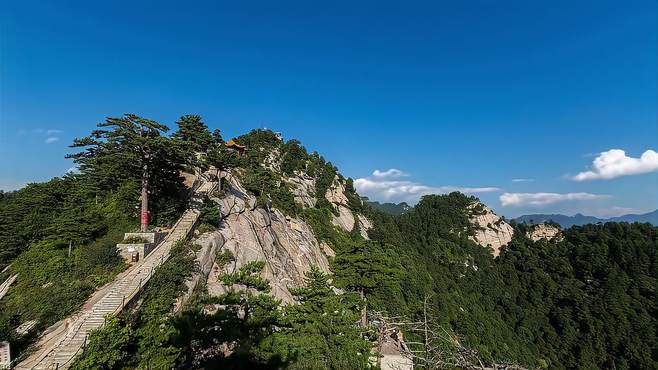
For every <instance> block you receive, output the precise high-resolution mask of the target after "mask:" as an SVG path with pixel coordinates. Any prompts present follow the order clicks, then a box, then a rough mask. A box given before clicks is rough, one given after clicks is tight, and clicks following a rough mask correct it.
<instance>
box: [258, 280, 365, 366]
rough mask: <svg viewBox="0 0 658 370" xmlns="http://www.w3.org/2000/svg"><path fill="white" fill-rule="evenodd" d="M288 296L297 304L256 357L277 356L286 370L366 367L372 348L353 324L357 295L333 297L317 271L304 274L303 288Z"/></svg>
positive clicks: (356, 312)
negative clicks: (287, 369)
mask: <svg viewBox="0 0 658 370" xmlns="http://www.w3.org/2000/svg"><path fill="white" fill-rule="evenodd" d="M291 293H293V295H294V296H295V298H296V299H297V300H298V301H299V304H298V305H289V306H286V307H285V312H284V313H283V320H282V327H281V329H280V330H278V331H276V332H275V333H273V334H272V335H270V336H268V337H267V338H265V340H264V341H263V342H262V343H261V345H260V348H259V349H258V351H257V356H258V357H261V358H271V357H272V356H276V357H277V358H280V359H281V360H282V361H283V362H285V363H288V366H287V368H289V369H308V368H323V369H348V368H358V369H365V368H368V367H369V365H368V356H369V353H370V348H371V345H370V343H368V342H367V341H365V340H364V339H362V337H361V335H362V333H361V329H359V328H358V327H357V326H356V325H355V323H356V322H358V320H359V301H360V300H359V298H358V297H357V296H355V295H352V294H346V295H342V296H338V295H336V294H334V292H333V291H332V290H331V287H330V286H329V282H328V278H327V275H326V274H324V273H322V272H321V271H320V270H318V269H317V268H313V269H311V271H310V272H309V273H307V275H306V278H305V284H304V286H303V287H301V288H299V289H294V290H292V291H291Z"/></svg>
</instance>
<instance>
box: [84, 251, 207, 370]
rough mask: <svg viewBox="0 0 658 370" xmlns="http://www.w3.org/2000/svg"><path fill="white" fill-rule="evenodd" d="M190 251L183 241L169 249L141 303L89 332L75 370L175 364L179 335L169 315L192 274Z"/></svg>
mask: <svg viewBox="0 0 658 370" xmlns="http://www.w3.org/2000/svg"><path fill="white" fill-rule="evenodd" d="M190 251H191V245H190V243H189V242H185V241H181V242H179V243H177V244H176V245H175V246H174V247H173V248H172V250H171V256H170V258H169V260H167V262H165V263H164V264H163V265H162V266H160V267H159V268H158V269H157V270H156V272H155V274H154V275H153V277H152V278H151V279H150V280H149V282H148V283H147V285H146V287H145V289H144V292H143V294H142V301H141V304H140V305H139V306H137V307H136V308H135V309H134V310H133V311H132V312H131V313H128V314H126V316H125V317H124V318H122V319H112V320H110V321H108V324H109V325H108V324H106V325H105V326H103V327H101V328H99V329H97V330H95V331H94V332H92V335H91V337H90V347H89V348H88V349H87V350H85V351H84V352H83V353H82V354H81V355H80V356H79V357H78V358H77V359H76V361H75V363H74V364H73V368H74V369H89V368H94V369H95V368H101V369H110V368H111V369H114V368H123V367H132V368H140V369H149V368H151V369H169V368H172V367H173V366H174V365H175V364H176V362H177V360H178V358H179V357H180V356H181V354H182V352H181V349H180V348H179V347H177V346H176V345H175V342H176V340H177V338H178V337H179V335H180V333H179V331H178V329H177V328H176V326H175V325H174V323H173V321H172V320H171V319H170V316H169V313H170V312H171V311H172V309H173V305H174V303H175V302H176V299H177V298H178V297H179V296H180V295H181V294H182V293H184V292H185V291H187V286H186V285H185V281H186V280H187V279H188V278H189V277H190V276H191V274H192V273H193V272H194V271H195V261H194V256H193V255H192V254H191V253H190ZM103 341H105V343H107V345H105V346H104V345H103V343H104V342H103Z"/></svg>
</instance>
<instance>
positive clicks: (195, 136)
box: [171, 114, 216, 163]
mask: <svg viewBox="0 0 658 370" xmlns="http://www.w3.org/2000/svg"><path fill="white" fill-rule="evenodd" d="M176 125H177V126H178V130H176V132H174V134H173V135H172V136H171V137H172V139H174V140H178V141H180V142H182V144H183V146H184V148H185V150H186V152H187V156H188V158H190V160H192V162H191V163H193V160H194V159H195V156H194V154H195V153H206V152H207V151H208V149H209V148H210V147H211V146H212V145H213V144H215V140H216V139H215V138H214V137H213V135H212V134H211V133H210V131H209V130H208V126H206V124H205V123H203V119H202V118H201V116H199V115H196V114H188V115H184V116H182V117H181V118H179V119H178V121H176Z"/></svg>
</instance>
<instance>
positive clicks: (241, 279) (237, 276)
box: [222, 261, 270, 292]
mask: <svg viewBox="0 0 658 370" xmlns="http://www.w3.org/2000/svg"><path fill="white" fill-rule="evenodd" d="M263 267H265V261H251V262H249V263H247V264H246V265H244V266H242V267H240V269H239V270H238V271H237V272H235V273H232V274H225V275H224V276H222V282H223V283H224V284H226V285H228V286H231V285H234V284H241V285H244V286H246V287H247V288H251V289H256V290H258V291H262V292H269V291H270V284H269V282H268V281H267V279H264V278H262V277H261V276H260V275H259V274H260V272H261V271H262V270H263Z"/></svg>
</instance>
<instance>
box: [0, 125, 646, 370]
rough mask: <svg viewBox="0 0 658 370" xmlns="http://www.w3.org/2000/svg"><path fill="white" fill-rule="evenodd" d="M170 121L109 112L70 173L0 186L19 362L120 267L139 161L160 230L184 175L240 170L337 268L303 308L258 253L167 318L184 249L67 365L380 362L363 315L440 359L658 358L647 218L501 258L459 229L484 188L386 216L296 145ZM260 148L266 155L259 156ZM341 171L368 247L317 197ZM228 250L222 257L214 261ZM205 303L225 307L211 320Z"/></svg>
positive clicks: (5, 332) (640, 365)
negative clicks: (214, 290)
mask: <svg viewBox="0 0 658 370" xmlns="http://www.w3.org/2000/svg"><path fill="white" fill-rule="evenodd" d="M175 126H176V127H177V129H176V130H175V131H173V132H172V131H171V130H170V129H169V127H167V126H166V125H163V124H161V123H158V122H155V121H152V120H149V119H145V118H142V117H139V116H136V115H125V116H121V117H117V118H108V119H107V120H106V121H104V122H102V123H100V124H99V125H98V127H97V129H95V130H94V131H92V132H91V133H90V135H89V136H88V137H84V138H80V139H76V140H75V142H74V143H72V145H71V147H72V148H71V149H72V154H71V155H70V158H71V159H72V160H73V161H74V162H75V163H76V165H77V167H78V171H75V172H71V173H68V174H66V175H64V176H63V177H61V178H54V179H52V180H50V181H48V182H45V183H38V184H29V185H28V186H26V187H24V188H23V189H20V190H18V191H13V192H7V193H2V192H0V270H2V271H3V272H2V273H1V274H0V280H1V281H4V280H5V279H7V278H8V277H9V276H11V275H14V274H18V279H17V281H16V283H15V284H14V285H13V286H12V287H11V288H10V290H9V292H8V294H7V295H6V296H5V297H3V298H2V299H1V300H0V341H8V342H9V343H10V344H11V346H12V353H13V354H16V356H19V357H20V356H23V357H24V356H26V355H28V354H29V353H30V351H31V349H30V346H31V345H32V344H34V343H35V341H36V340H37V338H38V336H39V334H40V333H41V332H43V330H45V329H46V328H47V327H49V326H50V325H52V324H54V323H55V322H57V321H59V320H61V319H63V318H66V317H67V316H69V315H71V314H72V313H74V312H76V310H78V309H79V308H80V307H81V305H82V304H83V303H84V302H85V301H86V299H87V298H88V297H89V296H90V295H91V294H92V293H93V292H94V291H95V290H96V289H98V288H99V287H101V286H103V285H104V284H106V283H108V282H109V281H111V280H112V279H113V278H114V277H115V276H116V275H117V274H119V273H120V272H122V271H124V270H125V269H126V268H127V265H126V263H125V262H124V261H123V260H122V259H121V258H120V257H119V256H118V255H117V252H116V250H115V244H116V243H117V242H119V241H120V240H121V239H122V237H123V233H124V232H128V231H133V230H136V229H137V228H138V221H139V209H138V205H139V199H140V179H141V178H142V176H143V174H144V169H145V168H147V171H148V175H149V178H150V181H149V183H150V186H151V192H150V194H151V195H150V196H151V200H152V201H151V204H152V206H151V212H152V215H153V222H152V223H153V227H158V226H167V225H171V224H172V223H174V222H175V221H176V219H177V218H178V217H179V216H180V215H181V214H182V212H183V211H184V210H185V207H186V202H187V200H186V199H187V193H186V192H187V191H188V190H187V188H186V187H185V185H184V174H185V173H194V172H195V171H199V170H206V169H208V168H209V167H210V166H213V167H215V168H217V169H219V170H222V171H231V173H233V174H234V175H235V176H236V177H238V178H239V179H240V181H241V182H242V184H243V185H244V187H245V188H246V189H247V190H248V191H249V192H250V193H252V194H254V195H255V196H256V198H257V200H258V202H257V205H256V206H257V207H260V208H264V209H271V208H276V209H278V210H280V211H281V212H283V213H284V214H285V215H289V216H292V217H299V218H300V219H302V220H304V221H305V222H306V223H307V224H308V225H309V226H310V227H311V228H312V230H313V232H314V234H315V236H316V237H317V239H318V240H320V241H322V242H324V243H327V245H329V246H330V247H331V248H332V249H333V250H334V251H335V252H336V256H335V257H333V258H331V259H330V266H331V273H330V274H327V273H324V272H322V271H320V270H319V269H317V268H312V269H311V271H310V272H309V273H308V274H307V275H306V277H305V281H304V284H303V285H301V286H297V287H294V288H293V289H292V290H291V293H292V294H293V295H294V298H295V302H296V303H295V304H290V305H286V304H283V303H282V302H280V301H278V300H276V299H274V298H273V297H272V296H270V295H269V294H268V292H269V289H270V286H269V283H268V281H267V280H265V279H263V278H262V277H261V276H260V272H261V271H262V269H263V267H264V263H265V261H253V262H252V263H249V264H247V265H245V266H243V267H242V268H240V269H239V270H238V271H235V272H234V273H231V274H226V275H224V276H223V277H222V281H223V282H224V284H225V285H226V286H227V287H230V289H229V291H228V292H227V293H226V294H223V295H222V296H211V295H210V294H208V292H207V291H206V290H205V288H204V287H203V286H197V287H196V288H195V289H194V291H193V292H192V298H191V300H190V301H189V302H188V303H187V304H186V305H185V307H183V309H182V310H180V311H179V312H177V313H176V314H172V309H173V306H174V303H175V302H176V300H177V299H178V297H180V296H181V294H183V293H184V292H185V291H186V289H187V288H186V286H185V284H184V283H185V281H186V280H187V279H188V278H189V277H190V276H191V275H192V273H193V272H194V271H195V269H196V268H197V266H195V263H194V250H195V246H194V244H193V243H192V242H191V241H186V242H181V243H179V244H178V245H177V246H176V247H175V248H174V250H173V251H172V255H171V257H170V259H169V260H168V261H167V262H165V264H164V265H163V266H161V267H160V268H158V269H157V271H156V273H155V275H154V277H153V279H152V280H151V281H149V283H148V284H147V286H146V287H145V289H144V293H143V296H142V298H141V299H140V300H139V302H138V303H136V304H133V305H131V306H130V307H129V308H128V309H126V310H124V311H123V312H122V313H120V314H118V315H117V316H116V317H112V318H109V319H108V320H107V322H106V324H105V325H104V326H103V327H101V328H100V329H98V330H96V331H94V332H93V334H92V335H91V336H90V338H89V341H88V343H87V345H86V347H85V350H84V351H83V352H82V353H81V354H80V355H79V356H78V357H77V358H76V360H75V363H74V364H73V368H74V369H171V368H179V369H189V368H204V369H215V368H217V369H219V368H222V369H254V368H263V369H282V368H286V369H366V368H376V367H377V364H376V361H375V362H374V363H373V361H371V360H370V358H371V351H372V348H373V346H374V343H375V341H376V337H377V333H376V330H375V329H374V328H373V327H372V325H362V324H360V323H362V322H363V320H364V316H365V317H367V318H370V320H367V321H372V318H375V317H380V316H386V317H399V318H403V319H404V320H406V321H408V322H410V323H411V322H416V321H419V320H425V322H428V318H429V320H431V325H433V326H434V327H437V328H441V330H444V331H445V332H446V333H448V334H449V335H450V338H454V340H452V341H448V342H446V343H444V344H445V347H441V348H436V347H432V350H433V351H440V352H441V353H443V354H445V356H446V358H452V357H454V355H455V351H457V349H456V348H455V346H454V343H453V342H458V343H459V344H460V346H463V347H464V348H467V349H468V350H469V353H471V354H472V355H473V356H474V357H477V358H478V359H479V361H481V362H482V364H483V366H493V365H501V364H508V365H512V364H513V365H515V366H518V367H517V368H524V369H654V368H658V339H657V338H656V335H657V334H656V328H657V325H656V324H657V323H656V318H657V317H658V312H657V308H656V253H657V251H658V228H656V227H654V226H651V225H650V224H640V223H634V224H629V223H605V224H595V225H585V226H574V227H571V228H568V229H564V230H562V231H561V233H562V235H563V238H561V239H559V240H558V239H553V240H546V239H541V240H539V241H532V240H531V239H529V238H528V237H527V236H526V232H527V231H528V228H529V227H531V226H527V225H524V224H518V225H517V224H514V223H512V226H513V227H514V230H515V233H514V238H513V239H512V241H511V242H510V244H509V245H508V246H507V247H506V248H504V250H503V251H502V253H501V254H500V256H499V257H497V258H494V257H493V255H492V254H491V252H490V249H489V248H485V247H481V246H479V245H477V244H475V243H474V242H473V241H472V240H471V239H470V238H469V236H472V235H473V233H474V231H475V230H474V226H473V225H472V224H471V223H470V221H469V212H470V211H469V210H470V209H471V207H472V206H473V204H474V203H475V202H477V201H478V200H477V198H474V197H470V196H466V195H464V194H461V193H457V192H454V193H450V194H445V195H428V196H425V197H423V198H422V199H421V200H420V201H419V202H418V203H417V204H416V205H415V206H413V207H410V208H409V209H406V207H405V210H404V212H395V213H396V214H391V213H387V212H384V211H382V210H381V209H379V208H380V207H377V208H375V207H373V206H371V205H369V204H368V202H364V201H363V200H362V199H361V198H360V196H359V195H358V194H357V193H356V191H355V190H354V187H353V183H352V180H351V179H349V178H344V177H343V176H342V175H341V174H340V173H339V171H338V169H337V168H336V167H335V166H334V165H333V164H332V163H331V162H329V161H327V160H326V159H325V158H323V157H322V156H321V155H320V154H318V153H316V152H313V153H309V152H308V151H307V150H306V149H305V148H304V147H303V146H302V144H301V143H300V142H299V141H297V140H288V141H285V140H281V139H280V138H279V137H278V136H277V135H276V134H275V133H274V132H272V131H269V130H253V131H251V132H250V133H247V134H245V135H242V136H239V137H237V138H235V142H237V143H239V144H240V145H244V146H246V147H247V148H248V150H247V151H246V152H245V154H244V155H238V154H237V153H235V152H234V151H230V150H228V149H227V148H226V145H225V140H224V138H223V137H222V134H221V132H220V131H219V130H215V131H213V132H211V131H210V130H209V129H208V126H207V125H206V124H205V123H204V122H203V120H202V118H201V117H200V116H196V115H187V116H183V117H181V118H180V119H179V120H178V121H177V122H175ZM140 153H141V155H140ZM198 153H202V154H203V155H202V156H199V155H197V154H198ZM271 153H276V158H277V159H278V161H277V163H276V165H274V164H272V163H269V162H271V156H270V154H271ZM299 171H303V172H305V173H306V174H308V175H310V176H312V177H313V178H314V179H315V185H316V186H315V189H316V198H317V203H316V204H315V206H313V207H303V206H301V205H300V204H299V203H297V202H295V199H294V196H293V194H292V190H291V189H290V187H289V186H288V185H287V183H286V182H285V181H283V179H284V178H287V177H290V176H292V175H294V174H296V173H298V172H299ZM335 178H338V179H339V181H341V182H343V183H344V184H345V188H346V196H347V199H348V207H349V209H350V210H351V211H353V212H359V213H360V214H363V215H365V216H366V217H367V218H368V219H370V220H372V223H373V228H372V229H371V230H369V231H368V236H369V240H367V239H364V238H363V237H362V236H361V233H360V230H359V229H358V228H359V226H358V223H355V227H354V230H352V231H351V232H345V231H343V230H341V229H339V228H337V227H336V226H334V225H333V224H332V222H331V219H332V215H334V214H336V212H337V211H336V209H335V208H334V207H333V206H332V204H330V203H329V202H328V201H327V199H326V198H325V196H324V194H325V193H326V192H327V189H329V188H330V186H331V185H332V183H333V182H334V179H335ZM202 227H203V229H202ZM219 227H221V211H220V209H219V207H218V205H217V204H215V203H213V202H212V201H210V200H206V202H205V203H204V208H203V209H202V220H201V224H200V226H199V227H198V228H199V229H200V230H199V231H204V232H212V231H213V230H215V229H216V228H219ZM201 229H202V230H201ZM232 259H233V256H232V255H231V254H230V253H228V252H223V253H220V254H218V255H217V257H216V259H215V262H216V263H217V264H218V265H220V266H221V265H223V264H226V263H229V262H230V261H232ZM238 286H243V287H245V286H246V287H247V288H249V289H246V290H245V289H239V288H237V287H238ZM337 290H339V291H340V292H341V293H340V294H337V293H336V291H337ZM209 305H215V306H219V307H221V308H220V309H218V310H216V311H214V312H208V310H206V309H205V308H206V307H208V306H209ZM30 320H36V322H37V323H38V324H37V325H36V326H35V328H34V329H32V330H31V331H30V332H29V333H28V334H25V335H18V334H17V333H16V331H15V329H16V327H17V326H18V325H20V324H21V323H24V322H27V321H30ZM402 330H404V326H402ZM407 338H408V339H409V340H410V341H413V342H419V343H421V344H420V345H421V346H422V345H423V341H427V339H426V338H423V337H416V336H415V335H414V334H413V333H411V332H409V333H408V335H407ZM424 344H425V347H424V348H426V349H427V348H428V343H424ZM218 348H220V349H223V350H218ZM431 354H432V353H429V350H427V351H426V354H425V356H429V355H431ZM425 360H428V358H427V357H426V358H423V357H422V356H420V357H419V358H418V359H417V361H416V364H415V366H416V367H417V368H425V369H430V368H465V367H464V366H457V365H455V364H453V363H451V362H450V361H445V362H444V363H442V364H441V366H439V365H436V364H433V365H428V364H429V362H424V361H425ZM428 361H429V360H428ZM474 368H475V367H474Z"/></svg>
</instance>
